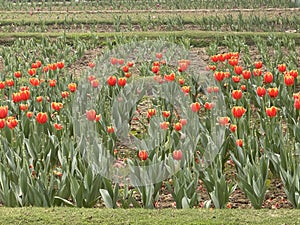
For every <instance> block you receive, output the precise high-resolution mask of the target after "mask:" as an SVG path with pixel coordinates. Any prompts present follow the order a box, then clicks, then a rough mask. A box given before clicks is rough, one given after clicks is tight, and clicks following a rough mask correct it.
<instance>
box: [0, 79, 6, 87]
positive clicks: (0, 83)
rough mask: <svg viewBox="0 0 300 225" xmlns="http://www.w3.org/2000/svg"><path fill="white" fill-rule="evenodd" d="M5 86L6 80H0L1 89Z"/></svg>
mask: <svg viewBox="0 0 300 225" xmlns="http://www.w3.org/2000/svg"><path fill="white" fill-rule="evenodd" d="M4 88H5V82H4V81H0V89H4Z"/></svg>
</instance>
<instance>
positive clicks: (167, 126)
mask: <svg viewBox="0 0 300 225" xmlns="http://www.w3.org/2000/svg"><path fill="white" fill-rule="evenodd" d="M159 125H160V128H161V129H163V130H166V129H168V128H169V122H166V121H164V122H162V123H160V124H159Z"/></svg>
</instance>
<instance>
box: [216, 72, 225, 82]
mask: <svg viewBox="0 0 300 225" xmlns="http://www.w3.org/2000/svg"><path fill="white" fill-rule="evenodd" d="M214 77H215V79H216V80H217V81H222V80H223V79H224V78H225V75H224V72H222V71H216V72H215V73H214Z"/></svg>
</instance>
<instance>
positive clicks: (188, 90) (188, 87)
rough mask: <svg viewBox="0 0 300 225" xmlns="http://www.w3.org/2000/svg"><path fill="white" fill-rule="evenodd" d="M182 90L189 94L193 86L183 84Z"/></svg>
mask: <svg viewBox="0 0 300 225" xmlns="http://www.w3.org/2000/svg"><path fill="white" fill-rule="evenodd" d="M181 90H182V92H183V93H185V94H188V93H189V92H190V90H191V87H190V86H183V87H182V88H181Z"/></svg>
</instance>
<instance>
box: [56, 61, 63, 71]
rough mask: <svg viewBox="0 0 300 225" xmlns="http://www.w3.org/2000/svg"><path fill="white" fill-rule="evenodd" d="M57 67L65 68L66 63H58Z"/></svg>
mask: <svg viewBox="0 0 300 225" xmlns="http://www.w3.org/2000/svg"><path fill="white" fill-rule="evenodd" d="M56 65H57V68H58V69H62V68H64V67H65V63H64V62H58V63H56Z"/></svg>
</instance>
